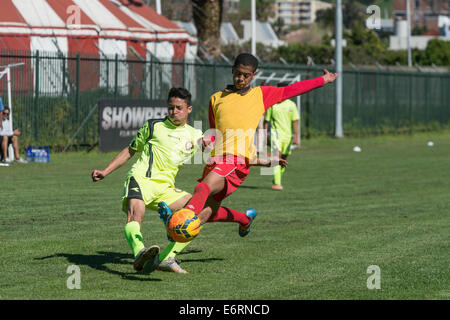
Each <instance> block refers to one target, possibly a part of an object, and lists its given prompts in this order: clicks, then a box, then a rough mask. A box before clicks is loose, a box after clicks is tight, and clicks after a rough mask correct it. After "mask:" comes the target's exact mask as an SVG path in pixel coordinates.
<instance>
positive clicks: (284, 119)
mask: <svg viewBox="0 0 450 320" xmlns="http://www.w3.org/2000/svg"><path fill="white" fill-rule="evenodd" d="M298 119H299V116H298V110H297V105H296V104H295V103H294V102H292V100H289V99H287V100H284V101H282V102H280V103H277V104H274V105H273V106H272V108H269V109H267V111H266V114H265V116H264V120H266V121H267V122H270V128H271V130H273V129H276V130H277V131H278V137H279V139H281V140H288V139H291V137H292V121H295V120H298Z"/></svg>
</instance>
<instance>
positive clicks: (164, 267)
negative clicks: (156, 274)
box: [156, 257, 188, 273]
mask: <svg viewBox="0 0 450 320" xmlns="http://www.w3.org/2000/svg"><path fill="white" fill-rule="evenodd" d="M156 270H159V271H166V272H175V273H188V272H187V271H186V270H184V269H183V268H181V267H180V265H179V264H178V263H177V261H176V260H175V258H173V257H171V258H167V259H166V260H164V261H161V262H160V263H159V264H158V266H157V267H156Z"/></svg>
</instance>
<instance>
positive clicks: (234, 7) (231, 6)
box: [223, 0, 239, 13]
mask: <svg viewBox="0 0 450 320" xmlns="http://www.w3.org/2000/svg"><path fill="white" fill-rule="evenodd" d="M223 10H224V12H226V13H238V12H239V0H224V1H223Z"/></svg>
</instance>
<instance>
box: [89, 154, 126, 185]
mask: <svg viewBox="0 0 450 320" xmlns="http://www.w3.org/2000/svg"><path fill="white" fill-rule="evenodd" d="M134 153H135V151H134V150H133V149H131V148H130V147H128V146H127V147H125V148H124V149H123V150H122V151H120V152H119V153H118V154H117V156H116V157H115V158H114V159H112V161H111V162H110V163H109V164H108V166H106V168H105V169H103V170H94V171H92V173H91V177H92V181H94V182H96V181H99V180H103V179H104V178H105V177H106V176H107V175H109V174H110V173H111V172H113V171H114V170H116V169H117V168H120V167H121V166H122V165H124V164H125V163H126V162H127V161H128V160H129V159H130V158H131V157H132V156H133V155H134Z"/></svg>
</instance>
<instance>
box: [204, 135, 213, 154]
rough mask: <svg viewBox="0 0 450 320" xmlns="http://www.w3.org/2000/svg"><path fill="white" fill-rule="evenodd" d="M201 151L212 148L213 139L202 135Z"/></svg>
mask: <svg viewBox="0 0 450 320" xmlns="http://www.w3.org/2000/svg"><path fill="white" fill-rule="evenodd" d="M201 144H202V151H204V152H209V151H211V150H212V149H213V148H214V141H213V139H212V137H203V138H202V139H201Z"/></svg>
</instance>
